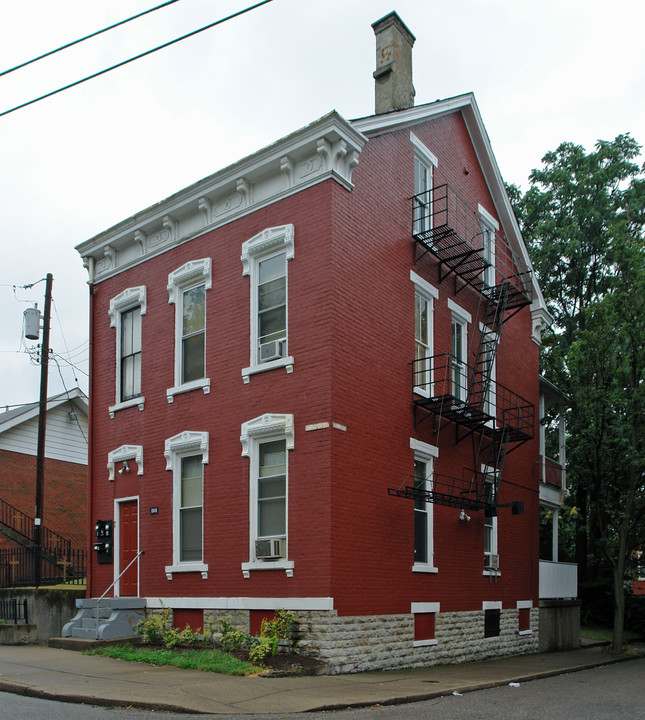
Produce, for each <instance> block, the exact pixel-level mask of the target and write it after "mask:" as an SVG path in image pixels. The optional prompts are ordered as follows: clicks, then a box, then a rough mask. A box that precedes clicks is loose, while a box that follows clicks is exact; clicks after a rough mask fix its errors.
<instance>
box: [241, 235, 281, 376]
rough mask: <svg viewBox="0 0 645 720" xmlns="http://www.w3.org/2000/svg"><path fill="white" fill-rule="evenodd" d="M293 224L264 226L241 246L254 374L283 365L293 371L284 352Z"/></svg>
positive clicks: (250, 371) (248, 373)
mask: <svg viewBox="0 0 645 720" xmlns="http://www.w3.org/2000/svg"><path fill="white" fill-rule="evenodd" d="M293 237H294V228H293V225H283V226H281V227H274V228H268V229H266V230H264V231H263V232H261V233H259V234H258V235H256V236H255V237H252V238H251V239H250V240H247V241H246V242H245V243H244V244H243V245H242V274H243V275H249V277H250V280H251V295H250V316H251V327H250V351H251V352H250V364H249V367H246V368H244V369H243V370H242V377H243V379H244V382H249V380H250V376H251V375H252V374H254V373H258V372H264V371H265V370H272V369H274V368H276V367H284V368H286V370H287V372H291V371H292V370H293V357H290V356H289V353H288V282H287V274H288V273H287V265H288V262H289V261H290V260H292V259H293V256H294V250H293Z"/></svg>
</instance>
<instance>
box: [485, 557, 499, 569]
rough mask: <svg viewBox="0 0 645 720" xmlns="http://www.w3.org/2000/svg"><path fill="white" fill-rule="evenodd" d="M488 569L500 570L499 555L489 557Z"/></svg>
mask: <svg viewBox="0 0 645 720" xmlns="http://www.w3.org/2000/svg"><path fill="white" fill-rule="evenodd" d="M487 560H488V562H487V564H486V568H487V569H488V570H499V555H492V554H491V555H489V556H488V558H487Z"/></svg>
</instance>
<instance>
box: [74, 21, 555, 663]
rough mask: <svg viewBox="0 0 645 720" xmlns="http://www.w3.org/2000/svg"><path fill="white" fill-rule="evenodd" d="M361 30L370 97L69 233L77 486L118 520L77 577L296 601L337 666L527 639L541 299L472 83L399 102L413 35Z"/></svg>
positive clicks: (97, 514)
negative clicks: (87, 368) (79, 353)
mask: <svg viewBox="0 0 645 720" xmlns="http://www.w3.org/2000/svg"><path fill="white" fill-rule="evenodd" d="M374 29H375V33H376V37H377V58H378V65H377V70H376V72H375V78H376V98H377V100H376V105H377V114H376V115H373V116H370V117H366V118H362V119H360V120H354V121H351V122H349V121H347V120H345V119H344V118H342V117H341V116H340V115H339V114H338V113H336V112H331V113H329V114H328V115H326V116H325V117H323V118H321V119H319V120H316V121H315V122H313V123H311V124H310V125H308V126H306V127H304V128H302V129H301V130H298V131H296V132H295V133H293V134H291V135H289V136H288V137H286V138H284V139H282V140H279V141H278V142H276V143H275V144H274V145H271V146H269V147H267V148H265V149H264V150H262V151H260V152H258V153H256V154H254V155H252V156H250V157H247V158H245V159H243V160H240V161H239V162H238V163H236V164H235V165H233V166H230V167H228V168H225V169H224V170H221V171H219V172H217V173H215V174H214V175H212V176H210V177H208V178H206V179H204V180H202V181H200V182H198V183H196V184H195V185H193V186H191V187H188V188H186V189H184V190H181V191H180V192H179V193H177V194H176V195H174V196H172V197H170V198H168V199H167V200H164V201H162V202H161V203H159V204H157V205H155V206H153V207H152V208H150V209H148V210H144V211H143V212H141V213H139V214H137V215H136V216H134V217H132V218H130V219H128V220H125V221H124V222H122V223H120V224H119V225H117V226H115V227H113V228H111V229H110V230H107V231H106V232H104V233H102V234H101V235H98V236H97V237H94V238H92V239H91V240H88V241H87V242H85V243H83V244H82V245H80V246H79V247H78V250H79V252H80V253H81V255H82V256H83V258H84V261H85V262H86V264H87V267H88V270H89V274H90V286H91V345H92V348H93V356H92V366H91V412H90V426H91V437H92V440H91V447H92V452H91V458H90V498H89V507H90V513H91V519H92V522H93V523H94V522H97V521H99V520H100V521H114V523H115V528H114V533H113V536H112V537H111V538H110V536H109V534H108V536H107V537H108V538H109V539H110V540H111V541H112V542H113V545H114V548H113V554H112V555H111V556H110V553H109V552H107V551H106V549H105V548H103V547H102V546H100V547H99V551H100V552H96V553H94V556H93V559H92V561H91V563H90V566H91V567H90V574H89V585H88V595H89V597H98V596H100V595H101V594H102V593H103V592H104V591H105V590H106V589H107V588H108V587H109V586H110V584H111V583H113V582H114V581H116V583H115V586H114V590H113V592H114V595H115V596H121V597H127V596H136V597H139V598H142V599H144V601H145V604H146V606H147V608H148V609H155V608H159V607H160V606H161V604H163V605H166V606H170V607H172V608H173V609H174V610H175V611H176V615H177V617H180V618H181V619H182V622H185V620H186V619H190V620H191V623H192V624H193V626H194V625H195V624H201V623H202V622H203V618H204V615H205V614H206V615H207V616H212V615H213V614H215V615H217V614H219V613H221V614H224V615H227V614H233V615H234V617H235V619H236V620H237V621H238V622H240V623H241V624H245V625H246V626H247V627H250V628H251V629H254V628H256V627H257V626H258V622H259V619H260V618H261V617H262V616H264V615H266V614H270V613H271V612H272V611H273V610H275V609H276V608H280V607H284V608H288V609H290V610H292V611H293V612H294V613H295V614H296V615H297V616H298V617H299V619H300V627H301V631H302V632H303V636H304V642H303V646H304V647H308V649H309V650H310V651H312V652H317V653H318V654H319V655H320V656H321V657H323V658H324V659H326V660H327V661H328V662H329V665H330V669H331V671H332V672H351V671H355V670H362V669H369V668H382V667H393V666H401V665H419V664H431V663H433V662H446V661H450V660H464V659H474V658H481V657H487V656H491V655H500V654H511V653H519V652H529V651H532V650H534V649H536V648H537V634H538V628H537V607H538V559H539V554H538V508H539V493H538V479H537V476H536V472H535V466H536V463H537V462H538V460H539V448H538V437H537V436H538V433H537V428H538V423H537V420H538V418H537V413H536V411H535V408H536V406H537V403H538V395H539V379H538V378H539V375H538V346H539V334H540V330H541V328H542V327H543V326H544V324H545V323H546V322H548V319H549V317H548V313H547V312H546V308H545V305H544V301H543V298H542V296H541V293H540V290H539V288H538V286H537V283H536V280H535V277H534V275H533V274H532V272H531V265H530V261H529V258H528V254H527V251H526V247H525V244H524V242H523V240H522V237H521V235H520V232H519V229H518V225H517V222H516V220H515V217H514V215H513V212H512V210H511V206H510V203H509V200H508V198H507V196H506V193H505V190H504V185H503V182H502V179H501V176H500V173H499V170H498V167H497V164H496V162H495V158H494V155H493V152H492V149H491V146H490V142H489V139H488V135H487V133H486V131H485V129H484V125H483V123H482V119H481V116H480V113H479V110H478V108H477V104H476V102H475V99H474V97H473V95H472V94H467V95H462V96H459V97H455V98H450V99H448V100H442V101H437V102H435V103H431V104H427V105H419V106H416V107H415V106H414V105H413V96H414V90H413V88H412V75H411V72H412V71H411V49H412V44H413V42H414V38H413V36H412V35H411V34H410V33H409V31H408V29H407V28H406V27H405V25H404V24H403V23H402V22H401V20H400V19H399V18H398V16H397V15H396V14H395V13H393V14H391V15H389V16H387V17H386V18H383V19H382V20H381V21H379V22H378V23H375V25H374ZM394 49H396V53H394ZM106 527H107V530H108V533H109V531H110V527H109V525H108V526H105V525H103V524H102V525H101V527H100V531H101V532H103V530H105V529H106ZM99 539H100V538H99ZM108 550H109V548H108ZM138 551H144V553H145V554H143V555H140V556H139V557H138V558H137V559H136V560H134V558H136V556H137V552H138ZM132 560H134V562H133V564H132V565H131V567H130V569H129V570H128V571H127V572H126V573H125V574H124V575H123V576H122V577H119V576H120V574H121V573H122V571H123V570H124V569H125V568H126V566H127V565H128V563H130V562H132ZM111 592H112V591H111ZM110 594H111V593H110Z"/></svg>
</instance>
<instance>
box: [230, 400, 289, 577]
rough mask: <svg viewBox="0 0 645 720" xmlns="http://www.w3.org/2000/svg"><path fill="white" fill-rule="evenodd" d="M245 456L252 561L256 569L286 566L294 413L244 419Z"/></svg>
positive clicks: (246, 567)
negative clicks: (247, 459)
mask: <svg viewBox="0 0 645 720" xmlns="http://www.w3.org/2000/svg"><path fill="white" fill-rule="evenodd" d="M240 440H241V442H242V456H243V457H248V458H249V561H248V562H244V563H242V573H243V574H244V577H247V578H248V577H250V571H252V570H284V571H285V572H286V573H287V575H288V576H291V575H292V574H293V566H294V564H293V562H291V561H289V560H288V551H289V545H288V539H289V452H290V451H291V450H293V447H294V432H293V415H281V414H270V413H266V414H264V415H261V416H260V417H257V418H255V419H253V420H249V421H248V422H245V423H243V425H242V428H241V434H240Z"/></svg>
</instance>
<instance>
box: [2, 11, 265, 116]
mask: <svg viewBox="0 0 645 720" xmlns="http://www.w3.org/2000/svg"><path fill="white" fill-rule="evenodd" d="M270 2H273V0H262V1H261V2H258V3H255V5H250V6H249V7H247V8H245V9H244V10H239V11H238V12H235V13H233V14H232V15H227V16H226V17H224V18H221V19H220V20H216V21H215V22H212V23H209V24H208V25H204V26H203V27H201V28H199V29H197V30H193V31H192V32H189V33H186V35H182V36H181V37H178V38H175V39H174V40H169V41H168V42H166V43H163V45H158V46H157V47H155V48H152V49H151V50H146V51H145V52H142V53H140V54H139V55H135V56H134V57H131V58H129V59H128V60H123V61H122V62H120V63H117V64H116V65H112V66H111V67H108V68H105V69H104V70H99V71H98V72H95V73H93V74H92V75H88V76H87V77H84V78H82V79H81V80H76V81H75V82H73V83H69V85H65V86H64V87H61V88H58V90H52V91H51V92H48V93H46V94H45V95H41V96H40V97H37V98H35V99H34V100H29V101H27V102H24V103H22V104H20V105H16V107H13V108H11V109H10V110H4V111H3V112H0V117H3V116H4V115H9V113H12V112H15V111H16V110H21V109H22V108H24V107H28V106H29V105H33V104H34V103H37V102H40V101H41V100H45V99H46V98H48V97H51V96H52V95H57V94H58V93H61V92H63V91H64V90H69V89H70V88H73V87H76V86H77V85H81V83H84V82H87V81H88V80H93V79H94V78H97V77H100V76H101V75H105V74H106V73H109V72H111V71H112V70H116V69H117V68H120V67H123V66H124V65H128V64H129V63H131V62H134V61H135V60H140V59H141V58H143V57H146V56H147V55H152V53H155V52H157V51H158V50H163V49H164V48H167V47H169V46H170V45H174V44H175V43H178V42H181V41H182V40H186V39H187V38H189V37H193V35H197V34H198V33H201V32H204V30H210V28H213V27H215V26H216V25H221V24H222V23H225V22H227V21H228V20H233V19H234V18H236V17H239V16H240V15H244V14H245V13H248V12H250V11H251V10H255V9H256V8H259V7H261V6H262V5H267V4H268V3H270Z"/></svg>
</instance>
